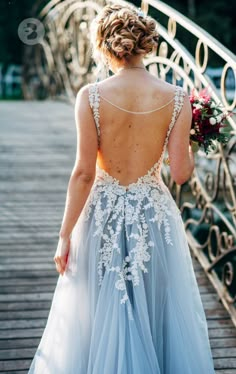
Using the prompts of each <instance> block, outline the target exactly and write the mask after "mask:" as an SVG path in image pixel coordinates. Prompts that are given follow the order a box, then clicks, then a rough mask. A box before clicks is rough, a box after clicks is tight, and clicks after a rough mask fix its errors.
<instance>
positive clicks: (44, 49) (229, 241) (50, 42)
mask: <svg viewBox="0 0 236 374" xmlns="http://www.w3.org/2000/svg"><path fill="white" fill-rule="evenodd" d="M112 2H113V1H109V3H112ZM122 3H123V4H125V2H122ZM105 4H106V1H102V0H97V1H78V0H64V1H62V0H51V1H50V2H49V3H48V4H47V5H46V6H45V7H44V8H43V9H42V10H41V11H40V13H39V14H40V15H39V17H40V20H41V21H42V22H43V23H44V26H45V31H46V32H45V38H44V41H43V42H42V43H41V44H40V45H39V46H37V47H35V48H34V49H32V48H30V49H28V47H26V54H25V60H26V64H25V67H26V68H25V82H26V83H27V84H25V85H24V87H25V96H26V97H35V96H38V97H39V96H40V97H45V96H47V95H50V96H53V95H57V96H58V95H64V96H66V97H67V98H69V99H70V100H72V101H73V100H74V97H75V95H76V92H77V91H78V90H79V88H80V87H81V86H83V85H84V84H85V83H88V82H90V81H92V80H94V79H95V77H94V76H95V68H96V67H95V64H94V62H93V61H92V59H91V48H90V44H89V27H90V23H91V21H92V20H93V18H94V17H95V15H96V14H97V12H98V11H99V10H100V9H101V7H102V6H104V5H105ZM141 6H142V9H143V11H144V12H146V13H147V12H149V13H150V14H151V15H152V16H154V17H155V16H157V18H158V20H160V19H161V23H159V24H158V29H159V34H160V37H161V38H160V44H159V47H158V50H157V51H156V53H155V54H153V55H151V56H149V57H147V58H146V60H145V64H146V66H147V69H148V70H149V71H150V72H151V73H152V74H155V75H157V76H158V77H159V78H161V79H164V80H167V81H169V82H171V83H174V84H178V85H182V86H183V87H184V89H185V90H187V91H188V92H190V91H191V90H192V89H193V88H195V89H196V90H197V91H200V90H201V89H203V88H208V90H209V91H210V93H211V95H212V96H213V98H214V99H215V100H216V101H217V102H221V103H222V104H223V106H224V107H225V108H226V109H227V110H228V111H231V112H233V111H235V107H236V56H235V55H233V54H232V53H231V52H230V51H229V50H227V49H226V48H225V47H224V46H223V45H221V44H220V43H219V42H218V41H217V40H215V39H214V38H213V37H212V36H211V35H209V34H208V33H207V32H205V31H204V30H202V29H201V28H200V27H198V26H197V25H195V24H194V23H193V22H192V21H190V20H189V19H187V18H186V17H184V16H183V15H182V14H180V13H178V12H177V11H175V10H173V8H171V7H169V6H168V5H166V4H164V3H163V2H161V1H159V0H146V1H143V2H142V4H141ZM32 53H33V56H31V55H30V54H32ZM32 59H33V61H35V64H32ZM27 61H30V62H31V64H30V65H28V63H27ZM215 61H217V63H218V65H219V66H221V74H220V87H218V88H217V86H216V85H215V84H214V81H213V80H212V79H211V75H210V73H209V71H210V69H209V67H210V66H211V65H212V63H213V62H215ZM35 77H37V79H35ZM229 86H230V87H229ZM235 118H236V116H231V117H230V118H229V120H228V121H229V125H230V126H231V139H230V141H229V143H228V145H227V146H226V147H221V146H220V147H218V149H216V150H215V151H214V152H212V153H211V154H209V155H208V156H205V154H203V153H201V152H200V151H199V152H198V155H197V157H196V168H195V171H194V173H193V176H192V178H191V180H190V181H189V183H186V184H185V185H183V186H177V185H176V184H175V183H173V181H172V180H171V179H170V176H169V171H168V167H166V168H164V170H163V176H164V178H165V181H166V183H167V184H168V185H169V188H170V190H171V191H172V193H173V195H174V196H175V198H176V201H177V204H178V205H179V207H180V208H181V210H182V213H183V218H184V222H185V227H186V231H187V235H188V240H189V244H190V247H191V249H192V251H193V253H194V255H195V256H196V257H197V258H198V260H199V262H200V263H201V265H202V266H203V268H204V270H205V272H206V274H207V275H208V277H209V279H210V280H211V282H212V283H213V285H214V287H215V288H216V290H217V292H218V294H219V297H220V299H221V300H222V303H223V304H224V306H225V307H226V309H227V310H228V312H229V313H230V315H231V317H232V319H233V321H234V323H235V325H236V122H235Z"/></svg>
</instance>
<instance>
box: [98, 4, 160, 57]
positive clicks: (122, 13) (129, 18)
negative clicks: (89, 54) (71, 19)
mask: <svg viewBox="0 0 236 374" xmlns="http://www.w3.org/2000/svg"><path fill="white" fill-rule="evenodd" d="M91 32H92V34H91V39H92V44H93V55H94V57H95V58H96V56H97V55H103V56H105V57H108V58H109V57H110V58H114V57H115V58H117V59H119V60H121V59H122V58H125V59H128V58H129V56H134V55H139V54H143V55H146V54H148V53H150V52H152V51H153V49H154V48H155V47H156V46H157V44H158V38H159V35H158V32H157V25H156V22H155V20H154V19H153V18H151V17H149V16H145V15H144V13H142V12H140V11H137V10H136V9H135V8H134V7H132V6H129V5H128V6H125V7H124V6H121V5H118V4H115V5H107V6H105V7H104V8H103V9H102V11H101V12H100V13H99V14H98V15H97V17H96V18H95V20H94V21H93V22H92V27H91Z"/></svg>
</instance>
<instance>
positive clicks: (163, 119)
mask: <svg viewBox="0 0 236 374" xmlns="http://www.w3.org/2000/svg"><path fill="white" fill-rule="evenodd" d="M92 30H93V31H92V43H93V48H94V54H95V55H96V58H100V59H102V60H103V61H105V63H106V64H107V65H108V66H109V69H110V70H112V72H113V73H114V74H113V76H112V77H109V78H107V79H104V80H103V81H101V82H99V83H94V84H89V85H87V86H85V87H83V88H82V89H81V90H80V91H79V93H78V95H77V98H76V105H75V120H76V129H77V154H76V160H75V165H74V168H73V170H72V173H71V177H70V180H69V184H68V191H67V198H66V206H65V213H64V217H63V221H62V226H61V229H60V237H59V242H58V246H57V250H56V254H55V256H54V260H55V264H56V269H57V271H58V272H59V273H60V275H59V278H58V282H57V285H56V289H55V293H54V296H53V301H52V305H51V310H50V313H49V317H48V320H47V324H46V328H45V330H44V333H43V336H42V339H41V342H40V344H39V346H38V349H37V351H36V354H35V357H34V359H33V361H32V364H31V367H30V370H29V373H30V374H33V373H34V374H144V373H148V374H212V373H214V367H213V360H212V356H211V350H210V345H209V338H208V331H207V323H206V318H205V314H204V310H203V307H202V302H201V299H200V294H199V290H198V286H197V283H196V279H195V275H194V272H193V266H192V262H191V257H190V252H189V248H188V244H187V239H186V235H185V232H184V226H183V222H182V219H181V215H180V211H179V210H178V208H177V206H176V204H175V202H174V200H173V198H172V196H171V194H170V192H169V190H168V189H167V187H166V186H165V184H164V182H163V181H162V178H161V166H162V162H163V157H164V153H165V151H167V150H168V154H169V160H170V173H171V176H172V178H173V179H174V181H175V182H176V183H178V184H182V183H184V182H185V181H187V180H188V179H189V177H190V176H191V173H192V171H193V168H194V159H193V154H192V151H191V148H190V147H189V132H190V125H191V107H190V103H189V99H188V96H187V94H186V93H185V92H184V91H183V90H182V89H181V88H180V87H178V86H173V85H171V84H168V83H165V82H163V81H161V80H159V79H157V78H156V77H154V76H153V75H151V74H149V72H148V71H147V70H146V69H145V66H144V64H143V58H144V56H145V55H146V54H148V53H150V52H151V51H152V50H153V48H155V47H156V46H157V43H158V33H157V30H156V23H155V21H154V20H153V19H152V18H151V17H149V16H144V14H142V13H141V12H137V11H136V9H135V8H133V7H131V6H127V7H124V6H120V5H110V6H106V7H105V8H104V9H103V10H102V11H101V13H100V14H99V15H98V16H97V17H96V19H95V21H94V22H93V29H92Z"/></svg>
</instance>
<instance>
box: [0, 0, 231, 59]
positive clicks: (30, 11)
mask: <svg viewBox="0 0 236 374" xmlns="http://www.w3.org/2000/svg"><path fill="white" fill-rule="evenodd" d="M192 1H193V0H192ZM192 1H191V0H175V1H173V0H166V3H167V4H169V5H171V6H172V7H174V8H175V9H177V10H179V11H180V12H181V13H183V14H185V15H187V16H189V15H190V14H191V10H190V7H189V4H190V2H192ZM45 3H46V1H45V0H42V1H40V0H36V1H32V0H1V1H0V63H4V64H5V65H7V64H9V63H16V64H20V63H21V58H22V49H23V44H22V42H21V41H20V40H19V38H18V35H17V29H18V25H19V23H20V22H21V21H22V20H23V19H24V18H27V17H31V16H33V15H34V10H35V9H36V8H37V9H39V8H40V6H42V5H43V4H45ZM133 3H134V4H135V5H137V6H140V1H137V0H133ZM158 17H159V16H158V14H157V17H156V18H157V21H158ZM159 20H160V21H161V18H160V19H159ZM193 21H194V22H196V23H197V24H198V25H200V26H201V27H203V28H204V29H206V30H207V31H208V32H209V33H210V34H212V35H213V36H215V37H216V38H217V39H218V40H219V41H220V42H221V43H223V44H224V45H225V46H226V47H228V48H229V49H230V50H231V51H232V52H234V53H236V33H235V31H234V25H236V1H235V0H227V2H226V1H225V0H198V1H196V0H195V16H194V17H193Z"/></svg>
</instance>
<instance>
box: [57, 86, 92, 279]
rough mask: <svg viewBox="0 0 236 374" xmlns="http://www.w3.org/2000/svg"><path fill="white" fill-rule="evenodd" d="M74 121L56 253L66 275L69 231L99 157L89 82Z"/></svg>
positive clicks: (82, 93)
mask: <svg viewBox="0 0 236 374" xmlns="http://www.w3.org/2000/svg"><path fill="white" fill-rule="evenodd" d="M75 123H76V132H77V150H76V159H75V164H74V167H73V169H72V173H71V176H70V179H69V183H68V188H67V195H66V203H65V211H64V216H63V220H62V225H61V229H60V233H59V242H58V245H57V250H56V253H55V256H54V261H55V263H56V267H57V271H58V272H59V273H60V274H61V275H63V274H64V271H65V269H66V263H67V259H68V255H69V251H70V235H71V232H72V230H73V228H74V226H75V224H76V222H77V220H78V218H79V216H80V213H81V212H82V210H83V207H84V205H85V203H86V200H87V198H88V196H89V193H90V190H91V187H92V185H93V182H94V178H95V172H96V159H97V146H98V141H97V132H96V127H95V123H94V118H93V114H92V111H91V109H90V106H89V99H88V86H85V87H83V88H82V89H81V90H80V91H79V93H78V94H77V97H76V102H75Z"/></svg>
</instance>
